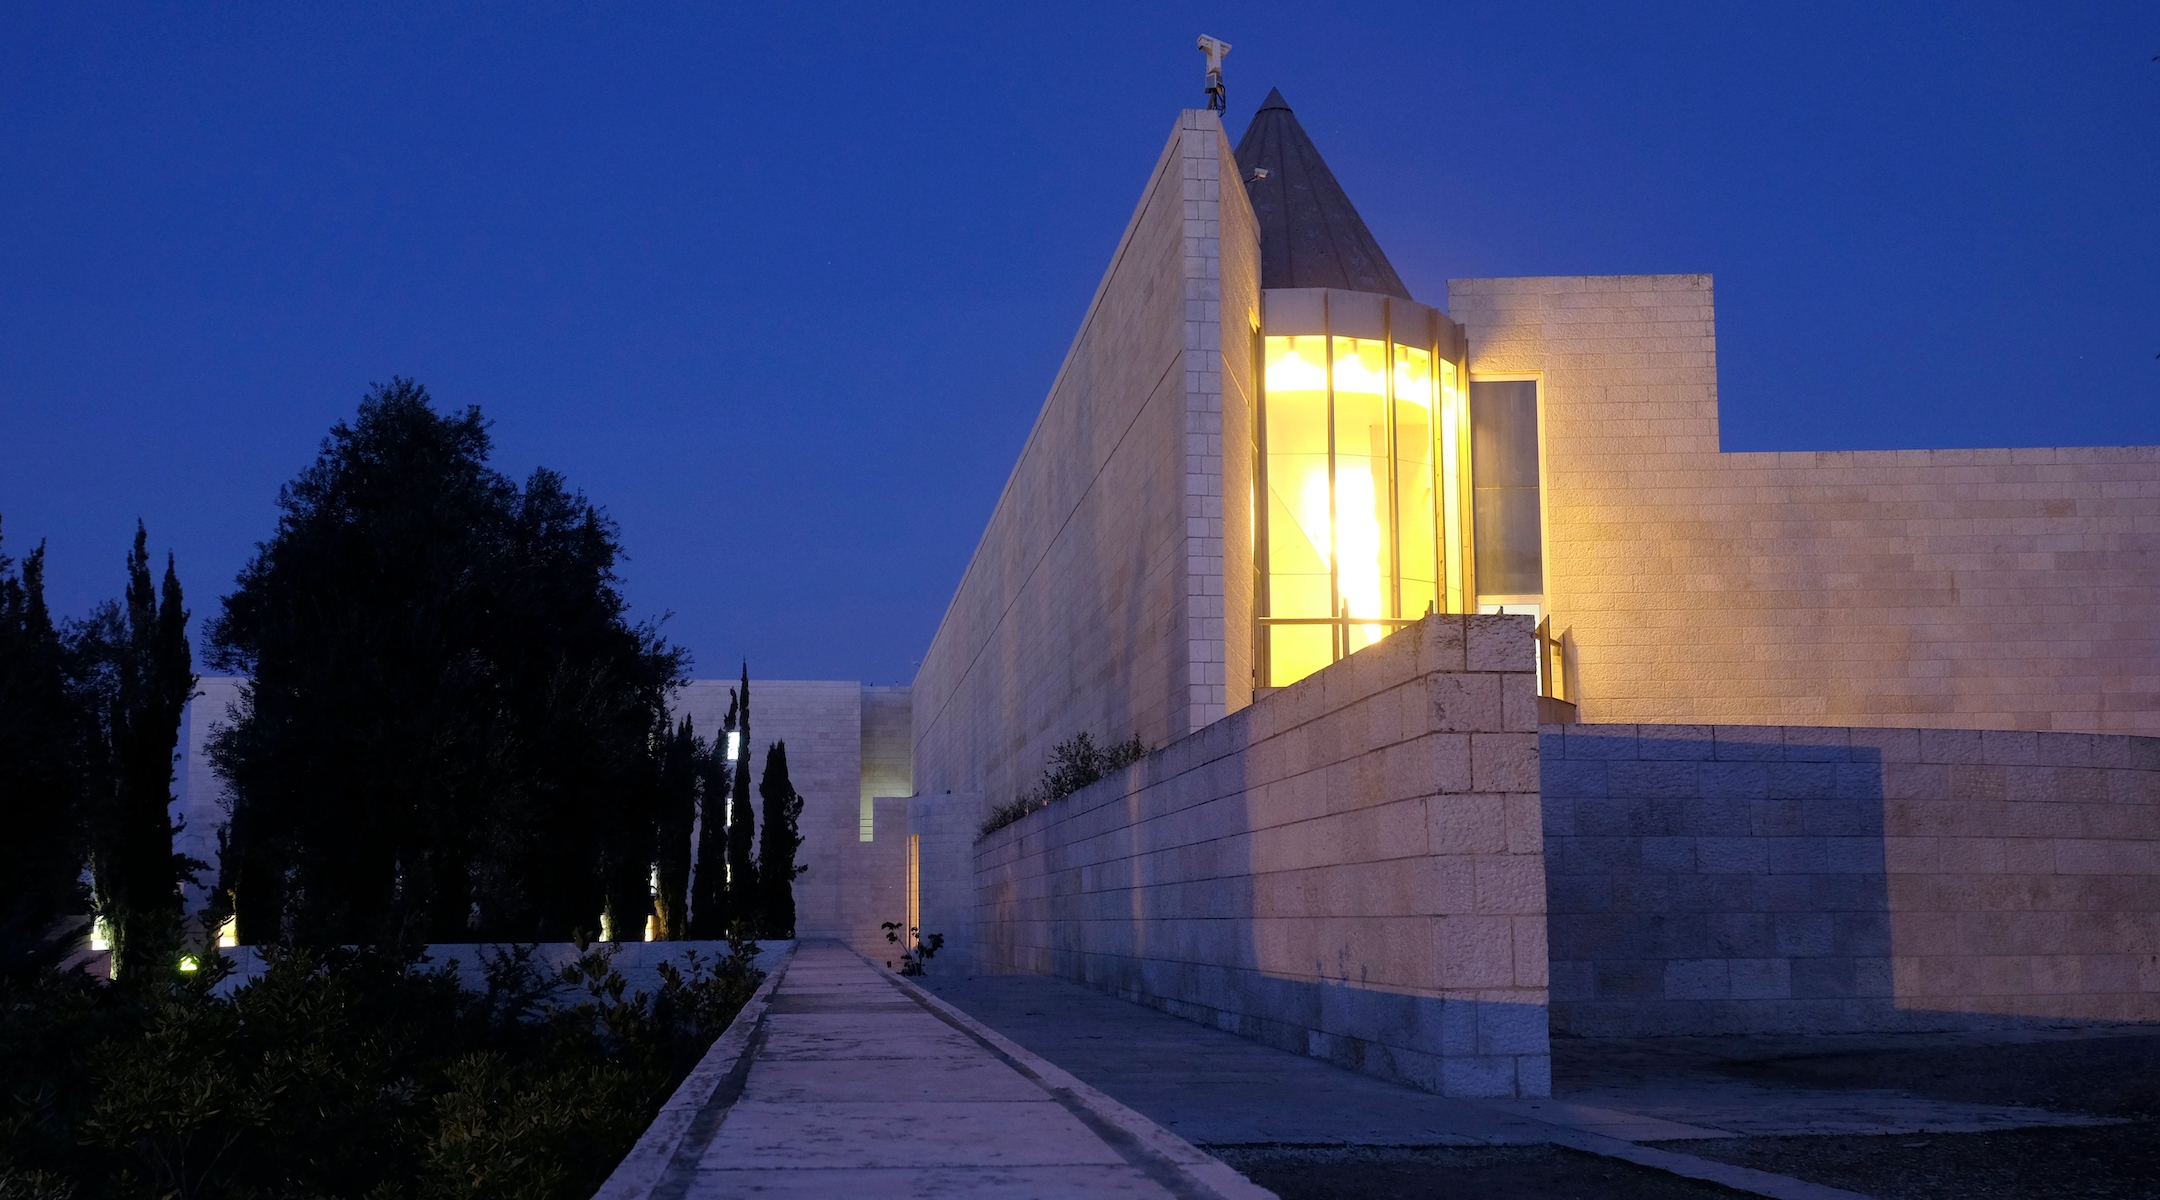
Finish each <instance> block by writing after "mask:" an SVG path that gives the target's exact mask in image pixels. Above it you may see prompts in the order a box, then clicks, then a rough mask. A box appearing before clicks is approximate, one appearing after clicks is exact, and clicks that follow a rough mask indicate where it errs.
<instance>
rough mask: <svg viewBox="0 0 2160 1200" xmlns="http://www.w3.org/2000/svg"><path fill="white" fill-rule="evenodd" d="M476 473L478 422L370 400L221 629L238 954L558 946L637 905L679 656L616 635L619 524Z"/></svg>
mask: <svg viewBox="0 0 2160 1200" xmlns="http://www.w3.org/2000/svg"><path fill="white" fill-rule="evenodd" d="M488 451H489V438H488V433H487V422H486V421H485V420H483V419H482V417H481V415H480V412H479V410H478V409H477V408H467V409H465V410H464V411H463V412H462V413H437V412H436V411H435V409H434V407H433V404H432V402H431V401H430V400H429V397H428V395H427V392H426V391H425V390H424V389H422V388H420V387H419V386H418V385H416V384H413V383H412V382H410V381H408V380H393V381H392V382H391V383H390V384H389V385H388V386H384V387H378V388H376V389H375V390H374V391H373V392H371V393H370V394H369V395H368V396H367V398H366V399H365V400H363V401H362V403H361V405H360V411H359V414H358V417H357V418H356V420H354V421H353V422H352V423H351V424H349V425H348V424H345V423H340V424H339V425H337V426H336V427H335V428H334V429H332V430H331V433H330V436H329V437H328V438H327V439H325V440H324V442H323V445H322V450H321V453H320V454H319V455H318V457H317V459H316V461H315V463H314V465H312V466H310V467H309V468H308V469H307V470H306V471H304V472H302V473H301V475H300V476H299V477H298V478H297V479H295V480H294V481H293V482H291V483H290V484H287V485H286V486H285V488H284V489H283V490H282V491H281V493H280V494H279V498H278V504H279V507H280V509H281V510H282V514H281V516H280V518H279V522H278V528H277V531H276V533H275V534H274V535H273V536H272V537H271V539H270V540H269V541H267V542H264V543H262V544H260V545H259V546H258V547H257V550H256V554H255V557H254V558H253V559H252V560H251V561H250V562H249V563H248V565H247V567H246V568H245V569H244V570H243V571H242V572H241V575H240V578H239V581H238V587H237V589H236V590H235V591H234V592H233V594H232V595H230V596H228V597H226V598H225V601H224V606H223V611H222V613H221V614H220V615H219V616H218V617H217V619H216V620H214V621H213V622H212V623H211V626H210V630H209V633H210V639H209V640H210V649H211V654H212V661H213V662H215V663H216V664H217V665H218V666H219V667H221V668H224V669H227V670H232V671H236V672H239V673H243V674H246V675H248V676H249V677H250V682H249V683H248V685H247V686H246V687H245V688H243V689H242V693H241V699H240V701H239V703H238V705H237V706H236V709H237V711H236V712H235V713H234V714H233V718H234V719H233V720H232V721H231V723H230V724H228V725H226V726H225V727H223V728H222V729H221V730H220V732H219V733H218V734H217V735H216V736H215V738H214V740H213V744H212V758H213V761H214V762H215V763H216V764H217V767H218V770H219V772H220V773H221V774H222V775H223V776H224V777H225V779H226V781H227V783H228V784H229V786H230V788H231V791H232V794H233V797H234V801H233V812H232V821H231V823H230V826H229V829H228V839H227V846H226V853H225V860H224V877H223V880H222V886H223V887H225V888H228V889H230V891H231V894H232V900H233V903H234V905H235V906H236V909H237V913H238V916H239V919H240V931H241V936H242V938H243V940H246V941H250V942H263V941H273V940H290V941H294V942H298V943H302V944H314V945H326V944H330V945H334V944H341V943H363V944H371V945H397V946H405V945H413V944H417V943H421V942H425V941H430V940H447V939H453V938H455V939H463V938H465V937H486V938H501V939H505V940H508V939H539V938H548V939H559V938H562V937H565V936H567V935H569V934H571V933H572V932H573V931H575V930H578V929H585V930H587V931H590V930H591V928H592V926H593V924H594V923H595V921H596V919H597V918H598V917H600V916H601V915H602V913H603V911H604V910H606V909H607V908H608V907H609V905H610V904H614V905H616V906H619V907H621V908H623V909H625V910H628V909H630V908H632V907H634V902H633V901H631V900H630V899H629V895H630V890H631V889H630V888H629V887H627V886H625V884H624V881H625V880H626V879H629V878H632V877H635V879H636V880H637V886H638V887H640V888H642V886H643V885H644V881H645V878H646V874H647V872H649V870H650V863H651V849H652V840H653V839H652V827H651V820H652V813H653V807H654V806H653V803H652V796H653V793H654V790H655V779H656V775H657V772H656V770H655V768H654V764H653V761H652V757H653V748H654V747H653V739H652V737H651V731H652V730H653V728H654V727H655V725H656V724H657V723H658V722H659V721H660V720H662V719H663V716H662V714H663V713H664V711H665V699H666V695H667V692H668V689H669V688H670V687H672V686H673V685H674V684H675V683H676V682H677V681H678V680H679V679H680V677H681V675H682V673H683V669H684V666H685V659H684V657H683V655H682V654H681V653H680V652H679V651H676V650H674V649H672V648H670V647H668V646H667V645H666V644H665V643H664V642H662V641H661V639H660V638H659V636H658V633H657V631H656V630H655V629H654V628H653V627H651V626H650V625H632V624H630V623H629V622H628V620H627V619H626V617H625V604H624V601H623V599H622V597H621V594H620V592H619V590H618V588H617V582H618V581H617V577H616V575H615V572H614V568H615V563H616V560H617V559H618V558H619V557H620V555H621V547H620V544H619V542H618V540H617V534H616V531H615V527H614V525H613V524H612V522H610V521H609V520H608V519H607V518H606V517H605V516H604V515H603V514H602V513H601V512H600V511H599V509H598V508H596V507H595V506H593V505H592V504H591V503H589V502H587V501H586V500H585V498H584V497H583V496H581V495H578V494H577V493H575V492H572V491H571V490H570V489H569V488H568V487H567V486H566V485H565V484H564V482H563V480H562V479H561V477H560V476H557V475H555V474H554V473H553V472H549V471H545V470H542V471H536V472H534V473H533V475H532V477H531V478H530V479H529V480H528V481H527V483H526V485H525V487H524V488H523V489H520V488H519V487H517V486H516V485H515V484H513V483H512V482H510V481H509V480H508V479H505V478H504V477H503V476H501V475H500V474H498V473H496V472H495V471H493V470H491V469H489V468H488V466H487V456H488ZM640 857H641V858H642V861H641V862H639V863H637V864H636V869H635V870H633V869H632V863H631V860H632V859H638V858H640ZM620 919H624V920H627V919H630V912H629V911H624V912H623V913H622V914H621V918H620ZM637 923H638V924H640V925H642V919H641V918H639V919H638V921H637Z"/></svg>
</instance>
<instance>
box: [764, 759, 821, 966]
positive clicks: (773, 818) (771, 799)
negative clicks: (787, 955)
mask: <svg viewBox="0 0 2160 1200" xmlns="http://www.w3.org/2000/svg"><path fill="white" fill-rule="evenodd" d="M758 795H759V796H760V797H761V798H763V800H764V801H765V831H764V838H763V840H762V841H760V842H759V844H758V880H759V882H760V883H762V884H763V885H764V892H765V894H764V902H763V904H762V905H760V909H761V913H762V916H763V919H764V923H765V936H766V937H771V938H791V937H794V936H795V880H796V879H797V878H799V877H801V875H802V873H803V872H804V871H807V870H809V869H810V868H808V867H798V866H796V865H795V851H796V849H797V848H799V847H800V846H801V845H802V832H801V829H800V823H801V817H802V810H803V798H802V796H801V795H800V794H799V793H797V792H796V791H795V785H794V784H793V783H792V782H790V781H789V780H788V765H787V743H786V742H774V743H773V744H772V749H770V750H767V751H766V752H765V777H764V779H762V780H760V781H759V783H758Z"/></svg>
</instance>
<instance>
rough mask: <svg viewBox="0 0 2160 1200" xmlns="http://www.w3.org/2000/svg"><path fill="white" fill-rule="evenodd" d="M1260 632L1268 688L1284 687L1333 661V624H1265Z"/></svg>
mask: <svg viewBox="0 0 2160 1200" xmlns="http://www.w3.org/2000/svg"><path fill="white" fill-rule="evenodd" d="M1262 632H1263V633H1264V634H1266V635H1267V639H1268V683H1267V685H1268V686H1269V687H1288V686H1290V685H1291V684H1293V683H1296V682H1297V681H1298V680H1300V679H1303V678H1305V677H1306V676H1307V675H1310V674H1312V673H1313V672H1314V671H1317V670H1319V669H1320V668H1322V667H1324V666H1326V665H1328V664H1329V663H1331V662H1334V661H1335V638H1334V633H1335V628H1334V626H1331V625H1269V626H1265V627H1264V628H1263V629H1262Z"/></svg>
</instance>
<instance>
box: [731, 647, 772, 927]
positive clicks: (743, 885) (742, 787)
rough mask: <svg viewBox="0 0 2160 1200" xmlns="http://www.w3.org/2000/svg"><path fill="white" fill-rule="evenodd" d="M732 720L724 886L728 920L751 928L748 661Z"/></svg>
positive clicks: (754, 916) (753, 833) (753, 871)
mask: <svg viewBox="0 0 2160 1200" xmlns="http://www.w3.org/2000/svg"><path fill="white" fill-rule="evenodd" d="M736 724H737V729H738V732H740V733H741V735H742V739H741V741H740V742H739V743H738V745H739V746H740V747H741V752H740V753H738V754H737V755H736V756H735V780H734V787H733V788H732V789H731V790H730V792H729V796H728V831H727V862H728V872H727V879H728V883H727V890H728V924H729V926H730V927H735V926H740V927H742V928H744V929H747V930H752V931H755V930H756V929H757V928H758V927H759V926H760V925H761V924H762V921H761V920H760V919H759V914H758V902H759V901H760V900H762V899H763V896H761V895H760V894H759V888H758V875H757V861H756V860H755V858H754V857H753V856H752V851H753V850H754V849H755V847H756V845H757V815H756V812H755V810H753V809H752V808H751V806H750V664H749V663H744V664H743V674H742V711H741V712H740V713H738V714H737V717H736Z"/></svg>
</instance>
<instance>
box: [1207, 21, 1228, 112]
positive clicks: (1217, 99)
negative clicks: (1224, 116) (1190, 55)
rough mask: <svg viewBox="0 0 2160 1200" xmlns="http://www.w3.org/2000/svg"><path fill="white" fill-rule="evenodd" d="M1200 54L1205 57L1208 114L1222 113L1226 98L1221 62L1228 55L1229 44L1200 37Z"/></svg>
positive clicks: (1217, 39) (1215, 39)
mask: <svg viewBox="0 0 2160 1200" xmlns="http://www.w3.org/2000/svg"><path fill="white" fill-rule="evenodd" d="M1200 52H1201V53H1203V54H1205V55H1207V106H1208V111H1209V112H1222V111H1223V108H1224V104H1225V102H1226V99H1227V96H1228V90H1227V89H1225V88H1224V87H1223V81H1222V60H1223V56H1224V55H1226V54H1228V53H1230V43H1228V42H1225V41H1222V40H1220V39H1219V38H1211V37H1209V36H1208V35H1206V34H1204V33H1203V34H1201V35H1200Z"/></svg>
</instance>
